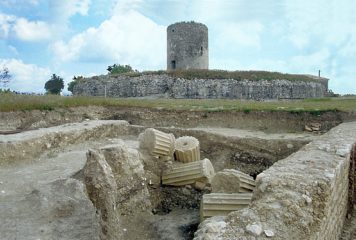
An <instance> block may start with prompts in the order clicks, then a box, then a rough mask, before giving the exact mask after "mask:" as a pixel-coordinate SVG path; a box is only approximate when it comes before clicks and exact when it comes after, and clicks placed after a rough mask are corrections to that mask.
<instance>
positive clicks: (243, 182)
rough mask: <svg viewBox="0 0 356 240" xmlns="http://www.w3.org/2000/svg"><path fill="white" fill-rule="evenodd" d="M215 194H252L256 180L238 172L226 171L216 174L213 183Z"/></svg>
mask: <svg viewBox="0 0 356 240" xmlns="http://www.w3.org/2000/svg"><path fill="white" fill-rule="evenodd" d="M211 188H212V192H213V193H240V192H252V191H253V190H254V188H255V180H254V179H253V178H252V177H251V176H249V175H247V174H245V173H243V172H240V171H238V170H234V169H224V170H223V171H221V172H218V173H216V174H215V176H214V178H213V179H212V181H211Z"/></svg>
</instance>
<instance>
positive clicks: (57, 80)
mask: <svg viewBox="0 0 356 240" xmlns="http://www.w3.org/2000/svg"><path fill="white" fill-rule="evenodd" d="M63 88H64V82H63V78H61V77H60V76H57V75H56V74H53V75H52V77H51V79H50V80H48V81H47V82H46V83H45V89H46V91H47V94H56V95H59V94H60V93H61V91H62V89H63Z"/></svg>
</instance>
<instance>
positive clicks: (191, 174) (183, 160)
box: [139, 128, 255, 221]
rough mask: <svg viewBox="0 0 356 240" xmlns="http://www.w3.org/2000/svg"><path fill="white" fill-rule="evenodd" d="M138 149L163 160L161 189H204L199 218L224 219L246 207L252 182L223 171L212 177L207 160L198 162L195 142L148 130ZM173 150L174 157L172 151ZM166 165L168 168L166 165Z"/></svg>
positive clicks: (197, 141)
mask: <svg viewBox="0 0 356 240" xmlns="http://www.w3.org/2000/svg"><path fill="white" fill-rule="evenodd" d="M139 139H140V147H141V148H143V149H145V150H146V151H147V152H148V153H150V154H151V155H152V156H153V157H157V156H158V158H157V161H160V160H161V159H160V158H159V157H162V156H163V157H165V158H164V160H165V161H166V164H165V165H162V164H160V165H159V166H161V167H162V168H163V169H161V171H160V172H161V173H162V175H161V176H160V178H161V182H162V184H163V185H168V186H175V187H182V186H186V185H191V186H193V187H194V188H196V189H198V190H204V189H207V190H208V191H211V192H212V193H210V194H204V195H203V197H202V201H201V204H200V209H201V210H200V218H201V220H202V221H203V220H204V219H206V218H208V217H212V216H227V215H228V214H229V213H230V212H232V211H236V210H239V209H241V208H244V207H246V206H248V204H249V203H250V202H251V198H252V191H253V190H254V188H255V180H254V179H253V178H252V177H251V176H249V175H247V174H245V173H243V172H241V171H237V170H233V169H224V170H223V171H221V172H218V173H217V174H215V170H214V167H213V165H212V164H211V162H210V160H209V159H207V158H205V159H203V160H201V159H200V150H199V140H198V139H196V138H194V137H191V136H183V137H180V138H178V139H174V136H173V134H167V133H163V132H161V131H158V130H156V129H152V128H148V129H146V130H145V131H144V133H141V134H140V136H139ZM172 150H174V156H173V154H172V153H173V151H172ZM168 162H169V163H170V164H168Z"/></svg>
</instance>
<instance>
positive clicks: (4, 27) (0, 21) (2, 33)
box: [0, 13, 16, 38]
mask: <svg viewBox="0 0 356 240" xmlns="http://www.w3.org/2000/svg"><path fill="white" fill-rule="evenodd" d="M15 20H16V16H14V15H7V14H1V13H0V37H2V38H7V37H8V35H9V33H10V30H11V28H12V26H13V24H14V22H15Z"/></svg>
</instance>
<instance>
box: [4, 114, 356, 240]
mask: <svg viewBox="0 0 356 240" xmlns="http://www.w3.org/2000/svg"><path fill="white" fill-rule="evenodd" d="M169 129H170V128H168V129H163V131H165V132H170V130H169ZM143 130H144V132H143V133H142V134H141V135H140V136H139V142H137V137H136V136H137V135H138V133H139V132H142V131H143ZM355 131H356V124H355V123H352V122H351V123H344V124H341V125H340V126H338V127H336V128H334V129H332V130H330V131H329V132H328V133H326V134H324V135H322V136H317V137H315V138H314V139H313V140H312V141H310V142H309V143H308V144H306V145H305V146H304V147H302V148H301V149H299V150H298V151H296V152H295V153H293V154H291V155H289V156H288V157H285V158H284V159H282V160H279V161H277V162H275V163H274V164H273V165H272V166H270V167H269V168H268V169H265V170H264V171H263V172H262V173H259V174H258V175H257V178H256V180H254V179H253V178H252V177H250V176H249V175H246V174H244V173H243V172H241V171H237V170H233V169H225V168H226V167H221V166H220V165H217V164H216V162H215V161H214V160H215V159H214V158H215V157H211V156H213V155H209V156H210V157H209V159H211V160H212V161H210V160H208V159H206V158H205V157H206V156H207V148H211V146H212V145H209V144H207V142H206V141H207V140H208V139H206V138H204V137H203V136H206V135H201V133H198V132H194V131H190V132H188V131H181V132H179V131H175V132H174V134H176V135H178V136H184V135H189V133H191V134H192V135H194V138H195V139H194V138H191V137H189V138H187V137H181V139H183V140H184V141H182V140H180V138H177V139H175V137H174V135H173V134H168V133H164V132H162V131H159V130H157V129H146V130H145V129H144V128H142V127H137V126H130V125H129V124H128V123H127V122H124V121H88V122H84V123H81V124H69V125H63V126H59V127H53V128H49V129H39V130H34V131H31V132H24V133H19V134H14V135H13V136H11V135H8V136H1V138H0V150H1V151H0V160H1V161H0V163H1V166H2V168H1V169H0V176H1V179H0V180H1V181H0V187H1V192H0V194H1V195H0V196H1V198H0V201H1V207H0V214H1V215H2V220H1V221H2V222H1V223H2V224H0V230H1V231H0V232H1V233H2V238H4V239H16V238H17V239H28V238H33V239H137V235H136V236H135V235H130V234H133V232H134V231H136V230H137V231H139V230H140V229H141V232H139V233H140V234H142V238H143V239H157V237H156V236H151V235H145V234H146V233H145V231H147V232H151V233H152V232H153V233H154V232H158V231H159V232H160V233H161V234H162V235H160V237H161V238H163V239H179V238H180V237H181V235H174V234H173V233H172V231H169V230H170V228H172V229H173V228H174V227H176V226H177V225H178V226H180V227H181V226H185V229H189V228H190V227H191V226H192V225H191V224H192V222H189V223H188V222H187V221H186V215H187V213H189V212H191V211H192V209H194V211H195V210H197V208H196V207H197V206H199V205H200V224H199V227H198V230H197V231H196V228H191V231H192V232H195V234H194V238H195V239H196V240H200V239H236V238H241V239H269V238H272V239H323V240H324V239H325V240H329V239H339V237H340V236H341V237H342V238H341V239H352V231H349V230H343V227H344V226H346V227H347V226H348V224H349V223H347V222H348V218H347V217H350V216H351V214H352V211H354V210H353V206H354V204H355V198H354V196H355V194H354V193H355V184H354V183H355V159H356V157H355V156H356V155H355V152H356V150H355V149H356V146H355V145H354V143H355V142H356V138H355V134H354V133H355ZM178 133H179V134H178ZM183 133H184V134H183ZM210 137H211V136H210ZM187 139H191V140H192V141H191V142H188V141H187ZM197 139H200V141H198V140H197ZM211 139H213V140H214V141H216V140H217V139H219V141H220V140H221V141H220V143H221V142H223V138H217V136H215V138H211ZM211 139H209V140H211ZM89 140H90V141H93V142H92V143H91V144H88V143H87V141H89ZM99 140H100V141H102V142H100V141H99ZM180 141H182V143H180ZM226 141H231V142H232V141H233V138H228V140H226ZM268 141H272V140H270V139H269V140H268ZM231 142H229V144H230V145H231ZM78 143H81V144H82V145H78V146H77V148H74V149H72V145H73V144H74V145H75V144H78ZM136 143H137V145H135V144H136ZM294 143H296V142H294ZM211 144H216V143H211ZM259 144H261V145H262V142H261V141H260V142H259ZM284 144H285V145H286V142H285V140H284ZM182 145H183V146H186V148H180V146H182ZM187 146H189V147H187ZM280 146H282V145H278V147H280ZM64 147H65V148H66V149H67V148H68V149H69V151H68V152H67V151H65V152H60V151H59V150H58V149H61V148H64ZM270 147H271V146H269V148H270ZM68 149H67V150H68ZM86 149H89V150H86ZM198 149H200V151H202V152H201V155H202V156H204V158H203V159H202V158H201V157H199V158H198V157H197V156H198V154H197V150H198ZM177 150H179V151H181V152H182V154H181V155H183V156H185V157H183V158H180V157H177V156H180V154H176V151H177ZM78 151H79V152H81V153H85V152H86V155H85V154H83V155H80V154H78ZM185 151H187V152H185ZM42 152H45V154H44V155H43V156H42V155H41V154H42ZM193 152H194V154H193ZM187 156H189V158H188V157H187ZM214 156H217V155H214ZM178 159H180V161H178ZM182 159H184V160H183V161H181V160H182ZM6 161H11V162H19V163H21V164H19V165H18V166H15V165H9V166H8V165H6V164H7V162H6ZM219 161H220V160H219ZM214 168H215V169H214ZM15 170H16V171H15ZM29 183H30V184H29ZM231 183H233V184H231ZM21 191H22V192H21ZM172 196H173V197H174V198H175V199H174V200H175V202H174V204H175V206H176V207H177V208H181V206H182V204H185V206H188V207H187V211H186V212H179V213H178V214H176V215H172V216H170V214H167V215H164V213H163V212H162V209H164V207H165V206H164V204H166V203H167V199H168V198H170V197H172ZM196 201H201V202H200V204H198V205H197V204H196ZM160 205H161V206H160ZM162 206H163V207H162ZM160 207H161V208H160ZM196 212H198V210H197V211H196ZM153 216H154V218H153ZM197 220H198V222H199V218H198V219H197ZM345 221H346V223H345ZM169 224H170V225H169ZM130 226H131V227H132V229H130V228H128V227H130ZM144 226H150V227H151V228H152V229H147V228H146V229H143V227H144ZM351 226H352V224H351ZM130 231H131V232H130ZM164 234H165V235H164ZM14 236H15V237H16V238H15V237H14Z"/></svg>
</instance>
